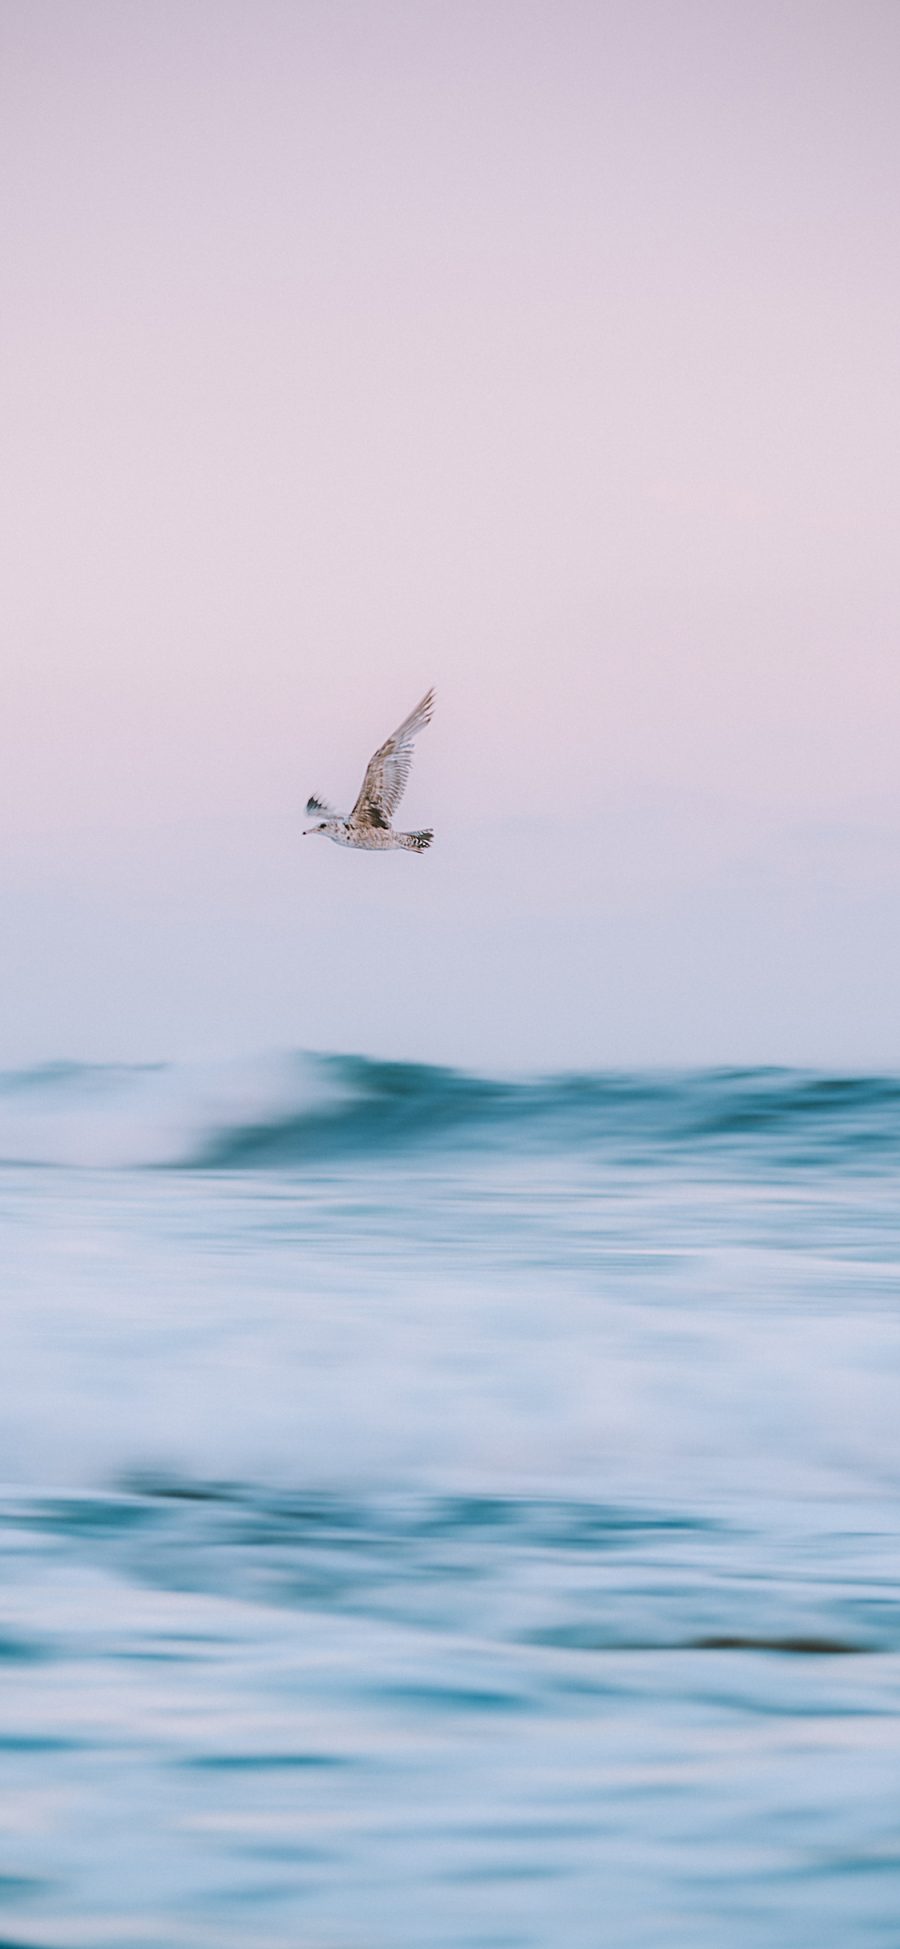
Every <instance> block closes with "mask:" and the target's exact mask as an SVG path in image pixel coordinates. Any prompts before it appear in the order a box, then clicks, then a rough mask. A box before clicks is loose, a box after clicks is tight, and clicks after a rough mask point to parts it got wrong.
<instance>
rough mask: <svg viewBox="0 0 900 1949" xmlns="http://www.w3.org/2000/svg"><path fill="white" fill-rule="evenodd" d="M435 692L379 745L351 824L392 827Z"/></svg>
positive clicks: (428, 694) (425, 697)
mask: <svg viewBox="0 0 900 1949" xmlns="http://www.w3.org/2000/svg"><path fill="white" fill-rule="evenodd" d="M433 709H434V691H433V690H429V691H428V692H427V693H426V695H425V696H424V697H423V698H422V702H421V704H417V705H416V708H415V710H414V711H410V714H409V716H408V717H405V718H404V719H403V723H402V724H400V725H398V727H397V729H396V731H393V732H392V733H391V736H390V737H389V738H386V739H385V742H384V744H382V745H379V747H378V750H377V751H376V752H375V754H374V757H372V758H370V759H369V763H368V765H367V767H366V775H365V778H364V779H363V783H362V791H361V792H360V795H359V798H358V799H357V801H356V804H355V806H354V807H353V810H352V812H351V814H350V821H349V823H350V824H351V825H355V826H382V827H384V826H389V825H390V823H391V820H392V818H393V816H394V813H395V812H396V810H397V807H398V805H399V804H400V800H401V799H402V797H403V794H404V792H405V790H406V781H407V779H408V778H409V768H410V765H411V764H412V755H413V743H414V740H415V738H416V735H417V733H418V732H419V731H421V730H423V729H424V727H425V725H426V724H428V723H430V721H431V713H432V711H433Z"/></svg>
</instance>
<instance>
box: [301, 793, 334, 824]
mask: <svg viewBox="0 0 900 1949" xmlns="http://www.w3.org/2000/svg"><path fill="white" fill-rule="evenodd" d="M306 810H307V813H308V814H309V815H310V817H312V818H317V819H336V818H337V817H338V814H337V813H336V812H335V809H334V806H333V805H327V804H326V802H325V800H324V799H320V798H317V797H316V795H315V793H313V796H312V798H311V799H307V801H306Z"/></svg>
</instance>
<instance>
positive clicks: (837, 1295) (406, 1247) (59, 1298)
mask: <svg viewBox="0 0 900 1949" xmlns="http://www.w3.org/2000/svg"><path fill="white" fill-rule="evenodd" d="M898 1166H900V1080H898V1079H897V1078H895V1077H890V1076H888V1077H863V1076H847V1077H839V1076H826V1075H814V1074H805V1073H793V1072H787V1071H779V1070H766V1071H735V1072H722V1071H717V1072H708V1073H707V1072H704V1073H696V1074H672V1075H663V1074H649V1073H648V1074H635V1075H627V1074H620V1075H586V1076H557V1077H548V1078H538V1079H533V1080H525V1081H511V1080H509V1079H502V1078H492V1077H481V1078H479V1077H473V1076H465V1075H462V1074H458V1073H456V1072H451V1071H447V1070H440V1069H432V1068H427V1067H416V1066H410V1065H403V1064H387V1063H373V1062H366V1061H364V1060H362V1059H359V1058H349V1057H328V1058H326V1057H311V1056H295V1057H283V1058H275V1057H272V1058H269V1059H267V1060H265V1061H260V1062H256V1063H243V1064H233V1065H226V1066H221V1067H207V1068H205V1069H200V1068H195V1069H191V1068H185V1069H178V1068H167V1067H165V1066H157V1067H145V1068H140V1067H138V1068H129V1067H118V1068H102V1067H99V1068H98V1067H85V1066H79V1065H67V1064H62V1063H57V1064H48V1065H46V1066H44V1067H42V1068H38V1069H33V1070H30V1071H27V1072H12V1073H7V1074H6V1075H5V1076H2V1077H0V1225H2V1250H3V1296H4V1329H5V1330H4V1342H3V1362H2V1367H0V1479H2V1482H3V1485H4V1489H3V1526H2V1564H0V1570H2V1589H3V1606H2V1619H0V1837H2V1862H0V1869H2V1872H0V1949H120V1946H121V1949H125V1945H134V1944H141V1945H144V1946H145V1949H146V1946H147V1945H152V1949H157V1946H158V1949H163V1946H164V1949H190V1946H191V1945H209V1949H212V1946H213V1945H216V1949H219V1945H221V1946H222V1949H232V1945H233V1949H237V1946H238V1945H240V1949H257V1945H258V1949H263V1945H264V1946H265V1949H682V1945H683V1949H725V1945H728V1949H863V1945H866V1949H868V1945H872V1946H873V1949H874V1946H875V1945H879V1949H888V1945H893V1944H894V1943H895V1942H896V1941H897V1933H898V1925H897V1916H898V1914H900V1848H898V1841H897V1811H896V1810H897V1804H898V1791H900V1551H898V1542H900V1535H898V1531H900V1523H898V1500H897V1498H898V1490H900V1412H898V1409H900V1400H898V1377H900V1312H898V1299H900V1278H898V1273H900V1208H898V1197H897V1192H898Z"/></svg>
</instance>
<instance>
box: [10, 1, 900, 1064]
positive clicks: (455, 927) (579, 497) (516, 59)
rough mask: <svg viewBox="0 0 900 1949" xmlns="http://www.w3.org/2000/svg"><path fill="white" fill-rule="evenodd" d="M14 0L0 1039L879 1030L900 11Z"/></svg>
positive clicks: (417, 1038)
mask: <svg viewBox="0 0 900 1949" xmlns="http://www.w3.org/2000/svg"><path fill="white" fill-rule="evenodd" d="M0 23H2V36H0V71H2V100H0V161H2V168H0V182H2V192H0V193H2V197H3V206H2V218H0V257H2V264H3V274H2V275H3V286H4V289H3V302H2V318H0V331H2V338H3V348H4V357H3V389H4V398H3V417H2V424H3V445H2V451H3V470H2V471H3V482H4V485H3V497H4V506H3V522H2V528H3V536H4V544H3V546H4V571H3V585H4V593H3V604H2V614H3V625H2V627H3V672H2V695H0V746H2V752H0V824H2V834H0V836H2V862H0V898H2V902H3V909H4V937H5V939H4V946H3V951H2V956H0V1061H3V1062H15V1061H27V1060H32V1059H37V1058H41V1057H49V1056H56V1055H70V1056H96V1057H109V1056H116V1057H118V1056H139V1057H140V1056H159V1055H168V1054H172V1055H190V1054H198V1055H204V1056H206V1055H209V1054H212V1053H217V1052H232V1051H239V1050H246V1049H251V1048H258V1047H270V1046H272V1045H284V1044H290V1045H305V1046H310V1047H317V1048H323V1047H324V1048H335V1049H361V1050H367V1051H375V1052H377V1053H386V1054H397V1055H404V1056H416V1057H422V1058H433V1059H435V1060H451V1061H453V1060H458V1061H462V1062H468V1063H476V1064H489V1063H491V1064H494V1065H502V1066H505V1065H509V1064H514V1065H518V1066H525V1067H546V1066H548V1065H550V1064H555V1063H563V1064H594V1063H597V1064H600V1063H609V1062H612V1063H616V1062H624V1063H633V1062H640V1061H650V1062H660V1061H674V1062H680V1061H694V1060H699V1061H704V1060H707V1061H728V1060H734V1061H754V1060H767V1059H768V1060H774V1061H799V1062H827V1063H846V1064H860V1063H861V1064H870V1063H871V1064H875V1063H892V1064H900V1008H898V994H900V764H898V753H900V671H898V659H900V630H898V624H900V534H898V530H900V216H898V212H900V116H898V113H897V103H898V99H900V8H898V6H897V5H896V0H846V4H845V3H844V0H840V3H838V0H809V3H808V4H807V3H806V0H777V4H766V0H594V3H593V4H581V0H539V3H537V4H535V3H534V0H478V3H477V4H470V3H469V0H415V3H413V0H399V3H398V0H327V4H325V3H324V0H323V3H322V4H319V3H318V0H316V4H305V3H304V0H292V4H287V3H286V0H284V3H283V0H243V3H242V4H235V3H234V0H144V4H138V3H137V0H102V3H101V4H94V0H71V3H70V4H56V3H55V0H51V3H50V4H46V3H45V0H2V4H0ZM430 683H435V684H436V685H437V688H438V709H437V713H436V716H435V721H434V724H433V726H432V728H431V729H430V730H429V731H427V732H426V733H425V735H424V736H423V738H422V741H421V745H420V749H419V755H418V758H417V762H416V767H415V770H414V773H413V779H412V784H411V787H410V790H409V794H408V798H407V800H406V801H405V804H404V808H403V809H404V813H405V814H406V813H408V823H409V824H411V825H416V824H424V823H433V824H434V825H435V827H436V830H437V839H436V843H435V846H434V848H433V850H432V852H431V853H429V854H428V855H427V857H425V858H424V859H416V858H409V857H407V856H405V855H401V856H398V857H390V858H387V859H381V858H377V857H376V858H367V857H365V856H362V857H357V856H353V855H351V854H348V853H345V852H338V851H337V850H336V849H335V848H333V847H330V846H326V845H325V844H324V843H322V842H313V841H309V840H307V841H304V840H302V839H301V838H300V831H301V827H302V824H303V819H302V805H303V801H304V800H305V798H306V795H307V793H308V792H309V791H310V790H311V789H313V788H315V789H317V790H319V791H320V792H323V793H325V794H326V795H328V796H329V797H333V798H335V799H336V800H337V801H338V803H341V802H342V801H343V802H345V803H347V804H349V802H350V800H351V799H352V797H353V796H354V795H355V792H356V789H357V786H358V784H359V779H360V777H361V773H362V768H363V764H364V762H365V759H366V758H367V756H368V755H369V752H370V751H371V749H372V748H373V746H374V745H375V744H376V743H377V742H379V741H380V739H381V738H382V737H383V736H384V735H385V734H386V733H387V731H388V730H389V729H390V728H391V727H392V726H393V724H394V723H396V721H397V720H398V718H400V717H401V716H403V715H404V714H405V712H406V711H407V710H408V709H409V708H410V706H411V705H412V704H413V703H414V702H415V701H416V699H417V698H418V697H419V696H420V695H421V693H422V692H423V690H424V689H425V688H426V686H427V685H428V684H430Z"/></svg>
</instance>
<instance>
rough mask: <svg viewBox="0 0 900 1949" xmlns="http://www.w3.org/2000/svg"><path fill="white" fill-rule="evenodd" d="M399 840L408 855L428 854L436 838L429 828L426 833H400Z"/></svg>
mask: <svg viewBox="0 0 900 1949" xmlns="http://www.w3.org/2000/svg"><path fill="white" fill-rule="evenodd" d="M397 838H398V839H399V841H400V844H401V846H405V847H406V850H407V852H408V853H426V852H427V851H428V848H429V846H430V845H431V842H432V840H433V838H434V833H433V832H432V830H431V828H430V827H429V828H428V830H427V831H426V832H398V834H397Z"/></svg>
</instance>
